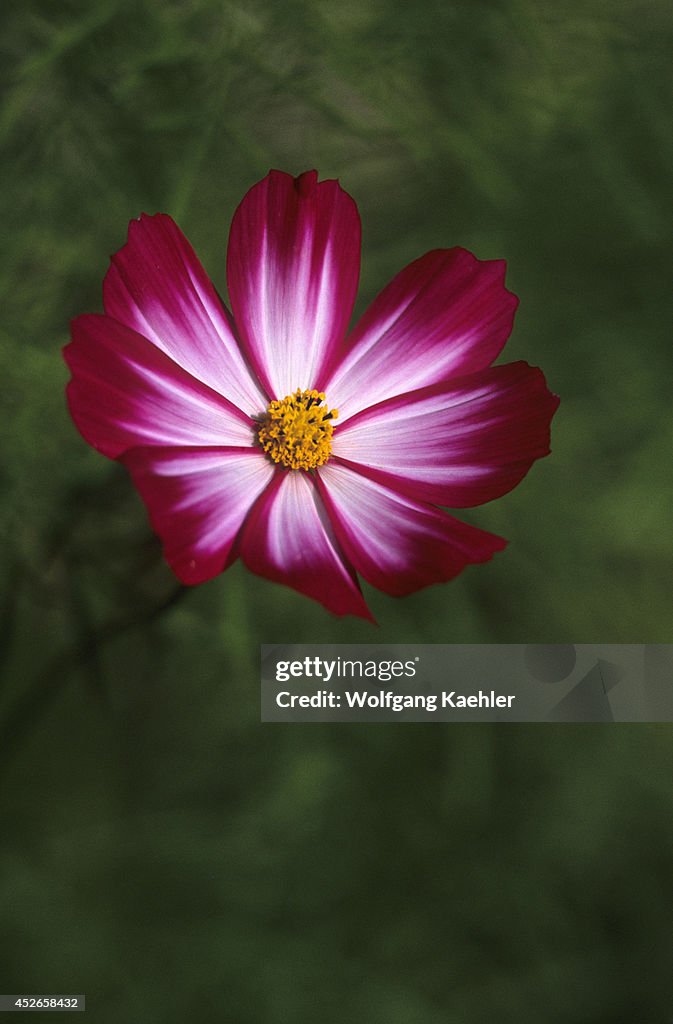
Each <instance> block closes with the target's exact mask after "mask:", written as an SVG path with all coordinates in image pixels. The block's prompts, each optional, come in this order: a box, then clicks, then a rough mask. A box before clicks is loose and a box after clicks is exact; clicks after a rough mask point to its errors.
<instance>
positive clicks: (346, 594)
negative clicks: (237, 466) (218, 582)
mask: <svg viewBox="0 0 673 1024" xmlns="http://www.w3.org/2000/svg"><path fill="white" fill-rule="evenodd" d="M241 557H242V558H243V561H244V562H245V564H246V565H247V566H248V568H249V569H251V570H252V572H255V573H258V574H259V575H260V576H265V577H267V579H270V580H275V581H276V582H277V583H285V584H286V585H287V586H288V587H292V588H293V589H294V590H298V591H299V593H300V594H307V595H308V597H312V598H313V599H314V600H316V601H319V602H320V603H321V604H323V605H324V606H325V608H327V609H328V610H329V611H331V612H334V614H335V615H359V616H360V617H361V618H363V619H369V620H371V619H372V616H371V613H370V611H369V609H368V608H367V605H366V604H365V602H364V598H363V597H362V594H361V592H360V587H359V585H358V582H357V579H356V577H355V573H354V572H353V570H352V568H351V566H350V565H349V564H348V562H347V561H346V560H345V558H344V556H343V553H342V551H341V548H340V547H339V544H338V542H337V540H336V538H335V536H334V530H333V529H332V525H331V523H330V521H329V518H328V516H327V513H326V512H325V509H324V507H323V504H322V501H321V500H320V496H319V495H318V492H317V490H316V488H315V486H314V484H313V482H312V480H311V478H310V477H309V476H308V474H306V473H304V472H303V471H296V472H293V471H290V472H288V471H282V470H279V471H278V472H277V475H276V478H275V480H274V481H273V483H272V484H271V486H270V487H269V488H267V490H266V491H265V492H264V493H263V494H262V496H261V497H260V499H259V501H258V502H257V504H256V505H255V507H254V509H253V511H252V513H251V515H250V517H249V519H248V521H247V523H246V526H245V529H244V531H243V535H242V540H241Z"/></svg>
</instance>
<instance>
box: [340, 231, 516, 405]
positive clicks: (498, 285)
mask: <svg viewBox="0 0 673 1024" xmlns="http://www.w3.org/2000/svg"><path fill="white" fill-rule="evenodd" d="M504 275H505V262H504V260H493V261H486V262H483V261H481V260H478V259H476V258H475V257H474V256H473V255H472V253H469V252H467V251H466V250H465V249H437V250H434V251H433V252H429V253H426V255H425V256H422V257H421V258H420V259H418V260H416V261H415V262H414V263H410V264H409V266H408V267H405V269H404V270H402V271H401V272H400V273H399V274H398V275H397V277H395V278H394V279H393V280H392V281H391V282H390V284H389V285H388V286H387V287H386V288H384V289H383V291H382V292H381V293H380V295H379V296H378V297H377V298H376V299H374V301H373V303H372V304H371V306H370V307H369V309H368V310H367V311H366V312H365V313H364V315H363V316H362V318H361V319H360V320H359V322H358V323H357V324H356V325H355V328H354V330H353V332H352V334H351V336H350V338H349V339H348V342H347V344H348V354H347V355H346V356H345V358H344V359H343V361H342V363H341V365H339V366H338V367H337V368H336V370H335V372H334V373H333V374H332V376H331V379H329V380H327V381H325V382H324V383H321V389H322V390H323V391H326V393H327V399H328V401H329V403H330V405H333V406H336V408H337V409H338V410H339V418H340V420H341V421H342V422H343V420H344V419H346V418H347V417H349V416H353V415H354V414H355V413H356V412H359V411H360V410H361V409H366V408H367V407H368V406H370V405H374V403H376V402H381V401H383V400H384V399H387V398H393V397H394V396H395V395H399V394H401V393H402V392H405V391H415V390H417V389H418V388H423V387H427V386H429V385H430V384H436V383H438V382H439V381H442V380H446V379H447V377H456V376H464V375H465V374H469V373H473V372H474V371H475V370H481V369H483V368H484V367H487V366H490V364H491V363H492V362H493V360H494V359H495V358H496V356H497V355H498V354H499V352H500V351H501V349H502V347H503V345H504V344H505V342H506V340H507V338H508V337H509V335H510V332H511V330H512V323H513V319H514V312H515V310H516V306H517V303H518V299H517V298H516V296H515V295H512V293H511V292H508V291H507V289H506V288H505V286H504Z"/></svg>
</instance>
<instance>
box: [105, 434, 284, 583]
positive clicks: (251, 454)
mask: <svg viewBox="0 0 673 1024" xmlns="http://www.w3.org/2000/svg"><path fill="white" fill-rule="evenodd" d="M122 461H123V462H124V464H125V465H126V466H127V467H128V469H129V471H130V473H131V476H132V477H133V482H134V483H135V485H136V487H137V488H138V490H139V491H140V494H141V496H142V499H143V501H144V502H145V504H146V506H147V510H148V512H149V517H150V522H151V523H152V527H153V529H154V530H155V531H156V532H157V533H158V534H159V536H160V537H161V540H162V541H163V545H164V556H165V558H166V561H167V562H168V564H169V565H170V566H171V568H172V569H173V572H174V573H175V574H176V576H178V578H179V579H180V580H182V582H183V583H188V584H196V583H203V582H204V581H205V580H209V579H211V578H212V577H213V576H216V575H217V574H218V573H220V572H222V570H223V569H226V568H227V566H228V565H230V564H231V562H232V561H233V560H234V558H235V556H236V553H237V552H236V548H235V546H234V542H235V540H236V537H237V535H238V533H239V531H240V529H241V526H242V524H243V522H244V520H245V517H246V515H247V514H248V512H249V511H250V508H251V507H252V505H253V504H254V503H255V501H256V500H257V498H258V497H259V495H260V494H261V493H262V491H263V490H264V488H265V487H267V486H268V484H269V483H270V481H271V479H272V478H273V473H274V468H273V466H272V465H271V464H270V463H269V461H268V459H266V458H264V456H263V455H262V453H261V452H259V451H256V450H254V449H251V450H248V451H241V450H236V449H232V448H228V449H226V448H134V449H133V450H132V451H130V452H127V453H126V455H124V457H123V459H122Z"/></svg>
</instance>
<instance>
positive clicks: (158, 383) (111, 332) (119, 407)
mask: <svg viewBox="0 0 673 1024" xmlns="http://www.w3.org/2000/svg"><path fill="white" fill-rule="evenodd" d="M71 330H72V338H73V340H72V342H71V344H70V345H67V346H66V347H65V349H64V350H63V354H64V357H65V360H66V362H67V364H68V366H69V367H70V369H71V371H72V375H73V377H72V380H71V381H70V383H69V385H68V389H67V394H68V404H69V407H70V412H71V415H72V418H73V420H74V421H75V424H76V426H77V428H78V429H79V431H80V433H81V434H82V436H83V437H84V439H85V440H86V441H88V442H89V444H91V445H93V447H94V448H97V449H98V450H99V451H100V452H102V453H103V455H107V456H109V458H112V459H116V458H117V457H118V456H119V455H121V454H122V452H124V451H126V450H127V449H128V448H132V447H134V446H135V445H147V444H150V445H176V444H185V445H208V444H216V445H241V446H244V447H250V446H252V444H253V442H254V431H253V423H252V421H251V420H250V419H249V418H248V417H247V416H245V415H244V414H243V413H242V412H241V411H240V410H239V409H237V408H235V407H234V406H232V405H230V404H229V403H228V402H227V401H226V399H224V398H222V397H221V395H218V394H216V393H215V392H214V391H212V390H211V389H210V388H209V387H207V386H206V385H205V384H202V383H200V381H198V380H195V379H194V377H191V376H190V375H189V374H188V373H186V372H185V370H182V369H181V368H180V367H179V366H177V365H176V364H175V363H174V362H173V361H172V360H171V359H169V358H168V356H166V355H164V353H163V352H160V351H159V349H158V348H155V346H154V345H151V344H150V343H149V342H148V341H147V339H146V338H142V337H141V336H140V335H139V334H136V333H135V331H132V330H129V328H128V327H124V326H123V324H120V323H118V322H117V321H116V320H112V319H111V318H110V317H108V316H99V315H94V314H92V315H87V316H80V317H78V318H77V319H76V320H73V322H72V324H71Z"/></svg>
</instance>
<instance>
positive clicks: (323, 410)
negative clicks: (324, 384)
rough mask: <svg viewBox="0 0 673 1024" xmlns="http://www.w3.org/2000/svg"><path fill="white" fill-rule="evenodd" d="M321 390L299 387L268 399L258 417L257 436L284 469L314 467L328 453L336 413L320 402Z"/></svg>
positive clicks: (324, 458) (330, 452)
mask: <svg viewBox="0 0 673 1024" xmlns="http://www.w3.org/2000/svg"><path fill="white" fill-rule="evenodd" d="M324 401H325V395H324V393H323V392H322V391H302V390H301V388H297V390H296V391H295V392H294V393H293V394H291V395H287V396H286V397H285V398H283V399H281V400H280V401H275V402H271V404H270V405H269V408H268V409H267V411H266V413H265V414H264V416H262V417H261V419H260V422H259V428H258V431H257V437H258V439H259V443H260V445H261V446H262V448H263V449H264V451H265V452H266V453H267V455H269V456H270V457H271V458H272V459H273V461H274V462H277V463H279V465H281V466H286V467H287V468H288V469H307V470H308V469H315V468H316V466H322V465H324V464H325V463H326V462H327V460H328V459H329V457H330V455H331V454H332V431H333V429H334V420H335V419H336V418H337V416H338V413H337V410H336V409H329V408H328V406H326V405H324V404H323V403H324Z"/></svg>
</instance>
